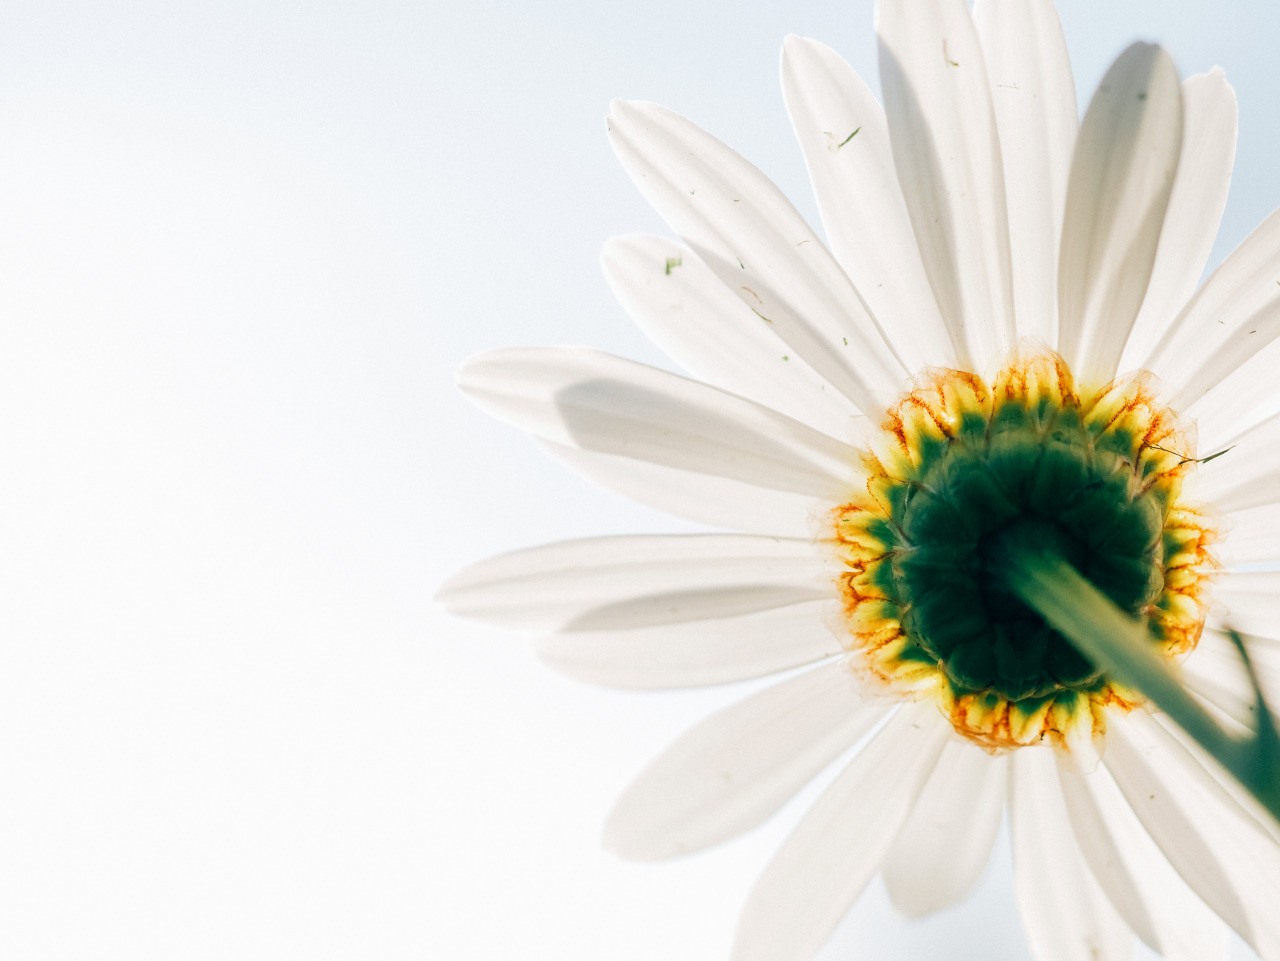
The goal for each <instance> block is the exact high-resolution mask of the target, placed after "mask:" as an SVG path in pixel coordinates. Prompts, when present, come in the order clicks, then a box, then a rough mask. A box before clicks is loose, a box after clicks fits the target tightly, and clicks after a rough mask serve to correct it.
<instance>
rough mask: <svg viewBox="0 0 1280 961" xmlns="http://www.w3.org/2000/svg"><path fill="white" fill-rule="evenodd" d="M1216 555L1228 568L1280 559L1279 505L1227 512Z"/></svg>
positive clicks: (1215, 546) (1214, 548) (1214, 551)
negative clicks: (1225, 525) (1225, 524)
mask: <svg viewBox="0 0 1280 961" xmlns="http://www.w3.org/2000/svg"><path fill="white" fill-rule="evenodd" d="M1227 456H1228V457H1230V456H1231V455H1230V454H1228V455H1227ZM1213 554H1214V556H1215V557H1216V558H1217V559H1218V560H1219V561H1221V562H1222V563H1223V564H1225V565H1226V566H1227V567H1239V566H1240V565H1241V564H1252V563H1255V562H1257V561H1271V560H1280V504H1263V505H1261V506H1259V507H1249V508H1246V509H1245V510H1240V511H1235V512H1234V513H1231V514H1228V515H1227V535H1226V537H1225V538H1224V539H1223V540H1222V541H1221V542H1219V543H1217V544H1215V545H1214V547H1213Z"/></svg>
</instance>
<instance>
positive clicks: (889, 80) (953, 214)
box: [876, 0, 1016, 370]
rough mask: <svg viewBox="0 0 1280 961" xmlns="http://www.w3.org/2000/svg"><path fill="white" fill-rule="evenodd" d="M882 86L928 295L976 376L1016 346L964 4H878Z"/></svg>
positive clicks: (1001, 211)
mask: <svg viewBox="0 0 1280 961" xmlns="http://www.w3.org/2000/svg"><path fill="white" fill-rule="evenodd" d="M876 32H877V33H878V34H879V35H880V82H881V85H882V87H883V88H884V99H885V110H886V113H887V115H888V119H889V132H890V137H891V140H892V143H893V160H894V164H895V166H896V167H897V170H898V180H899V182H900V183H901V184H902V191H903V194H904V196H905V197H906V200H907V208H908V210H909V211H910V213H911V223H912V225H913V226H914V229H915V234H916V240H917V241H918V242H919V244H920V253H921V255H922V256H923V258H924V265H925V269H926V270H927V271H928V273H929V280H930V283H931V284H932V285H933V292H934V296H935V297H936V298H937V302H938V306H939V308H940V309H941V310H942V314H943V316H944V317H945V318H946V319H947V323H948V325H949V326H951V327H954V328H959V329H963V330H964V332H965V338H966V340H967V342H968V344H969V353H970V356H971V358H972V359H973V361H974V363H975V364H976V365H977V367H978V369H979V370H981V369H982V368H983V367H984V366H986V365H990V364H993V363H999V362H1000V361H1001V360H1003V358H1004V356H1005V354H1006V353H1007V352H1008V350H1009V349H1010V348H1011V347H1012V346H1013V343H1014V339H1015V337H1016V327H1015V321H1014V306H1013V286H1012V280H1011V276H1010V275H1011V270H1010V253H1009V219H1008V213H1007V211H1006V207H1005V191H1004V171H1003V168H1002V163H1001V159H1000V139H999V137H998V135H997V132H996V120H995V113H994V111H993V109H992V106H991V87H990V83H989V81H988V78H987V69H986V65H985V63H984V60H983V55H982V48H981V46H980V45H979V43H978V36H977V33H976V31H975V30H974V26H973V19H972V17H971V16H970V15H969V7H968V5H967V4H966V3H965V0H879V3H878V4H877V6H876Z"/></svg>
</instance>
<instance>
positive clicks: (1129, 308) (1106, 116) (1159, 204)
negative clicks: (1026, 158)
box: [1058, 43, 1182, 383]
mask: <svg viewBox="0 0 1280 961" xmlns="http://www.w3.org/2000/svg"><path fill="white" fill-rule="evenodd" d="M1181 151H1182V88H1181V86H1180V84H1179V82H1178V72H1177V70H1176V69H1175V68H1174V66H1173V61H1172V60H1171V59H1170V58H1169V55H1168V54H1167V53H1165V51H1164V50H1162V49H1160V48H1159V47H1157V46H1154V45H1152V44H1146V43H1135V44H1134V45H1133V46H1131V47H1129V49H1128V50H1126V51H1125V52H1124V53H1123V54H1122V55H1121V56H1120V59H1119V60H1117V61H1116V63H1115V65H1114V66H1113V67H1112V68H1111V69H1110V70H1109V71H1107V75H1106V76H1105V77H1104V78H1103V80H1102V83H1101V85H1099V87H1098V92H1097V93H1096V94H1094V98H1093V100H1092V102H1091V103H1090V104H1089V110H1088V112H1087V113H1086V114H1085V118H1084V121H1083V122H1082V124H1081V126H1080V136H1079V138H1078V139H1077V141H1076V149H1075V154H1074V156H1073V158H1072V162H1071V177H1070V180H1069V181H1068V185H1067V209H1066V215H1065V219H1064V221H1063V225H1062V250H1061V259H1060V265H1059V278H1058V310H1059V325H1060V331H1059V348H1060V350H1061V353H1062V355H1063V357H1064V358H1065V359H1066V361H1067V363H1068V364H1069V365H1070V366H1071V369H1072V370H1073V371H1074V372H1075V373H1076V375H1077V376H1078V377H1081V378H1082V379H1083V380H1085V381H1086V382H1089V383H1106V382H1107V381H1109V380H1110V379H1111V378H1112V377H1113V376H1114V375H1115V373H1116V370H1117V368H1118V366H1119V363H1120V355H1121V352H1122V351H1123V350H1124V345H1125V341H1126V339H1127V338H1128V335H1129V331H1130V330H1131V329H1132V327H1133V323H1134V320H1135V319H1136V318H1137V316H1138V310H1139V308H1141V306H1142V301H1143V298H1144V297H1145V296H1146V293H1147V287H1148V284H1149V281H1150V279H1151V275H1152V270H1153V268H1154V265H1155V259H1156V249H1157V247H1158V245H1159V243H1160V234H1161V230H1162V228H1163V226H1164V220H1165V212H1166V210H1167V208H1168V205H1169V197H1170V194H1171V193H1172V191H1173V183H1174V177H1175V176H1176V174H1177V170H1178V159H1179V157H1180V155H1181Z"/></svg>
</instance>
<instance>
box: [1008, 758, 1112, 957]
mask: <svg viewBox="0 0 1280 961" xmlns="http://www.w3.org/2000/svg"><path fill="white" fill-rule="evenodd" d="M1010 763H1011V767H1012V771H1011V774H1012V776H1011V778H1010V783H1009V788H1010V790H1009V833H1010V836H1011V839H1012V842H1013V870H1014V889H1015V890H1016V892H1017V896H1018V908H1019V910H1020V912H1021V914H1022V923H1023V926H1024V927H1025V928H1026V931H1027V940H1028V941H1029V942H1030V944H1031V953H1032V954H1033V955H1034V956H1035V957H1036V958H1037V959H1038V961H1128V959H1129V957H1130V954H1131V952H1132V949H1133V935H1132V933H1131V932H1130V931H1129V929H1128V928H1127V927H1126V926H1125V923H1124V922H1123V921H1122V920H1121V919H1120V916H1119V915H1118V914H1117V913H1116V909H1115V908H1114V907H1112V905H1111V902H1110V901H1108V900H1107V898H1106V896H1105V895H1104V894H1103V892H1102V889H1101V888H1100V887H1099V886H1098V882H1097V881H1095V880H1094V878H1093V875H1092V874H1091V873H1090V872H1089V869H1088V867H1087V866H1086V864H1085V862H1084V857H1083V855H1082V854H1081V853H1080V848H1079V846H1078V845H1077V844H1076V840H1075V837H1074V836H1073V835H1072V833H1071V827H1070V825H1069V824H1068V823H1067V810H1066V804H1065V802H1064V801H1063V798H1062V789H1061V787H1060V786H1059V784H1058V778H1057V775H1056V773H1055V771H1054V758H1053V752H1052V749H1050V748H1048V747H1043V748H1028V749H1025V750H1021V751H1017V752H1015V753H1014V755H1013V757H1012V758H1011V759H1010Z"/></svg>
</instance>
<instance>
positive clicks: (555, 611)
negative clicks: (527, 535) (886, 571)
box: [437, 534, 833, 631]
mask: <svg viewBox="0 0 1280 961" xmlns="http://www.w3.org/2000/svg"><path fill="white" fill-rule="evenodd" d="M832 594H833V588H832V586H831V585H830V575H828V574H826V573H825V572H824V571H823V568H822V561H821V559H820V558H819V557H818V556H817V555H816V554H815V552H814V548H813V545H812V544H808V543H806V542H804V541H786V540H781V539H778V538H769V537H752V536H749V535H742V534H670V535H632V536H623V537H590V538H586V539H584V540H576V541H561V542H560V543H557V544H546V545H544V546H542V547H533V548H529V549H526V550H520V551H513V552H512V553H509V554H500V555H499V556H497V557H491V558H489V559H488V560H484V561H480V562H479V563H478V564H472V565H471V566H470V567H465V568H463V569H462V570H461V571H459V572H458V573H456V574H454V575H453V577H451V578H450V579H449V581H448V582H447V583H446V584H445V585H444V586H443V587H442V588H440V592H439V594H438V595H437V597H438V599H439V600H440V601H442V602H443V603H444V604H446V605H447V606H448V607H449V609H450V610H451V611H453V612H454V613H455V614H460V615H463V616H466V617H474V618H477V619H479V620H483V621H486V622H488V623H492V624H501V625H505V626H511V627H524V628H551V629H561V630H582V631H589V630H600V629H606V628H614V629H621V628H629V627H647V626H651V625H655V624H679V623H683V622H685V621H696V620H703V619H707V618H717V617H727V616H732V615H734V614H747V613H751V612H753V611H762V610H769V609H771V608H774V607H785V606H786V605H788V604H798V603H801V602H803V601H811V600H818V599H822V598H828V599H829V598H830V597H831V596H832Z"/></svg>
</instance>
